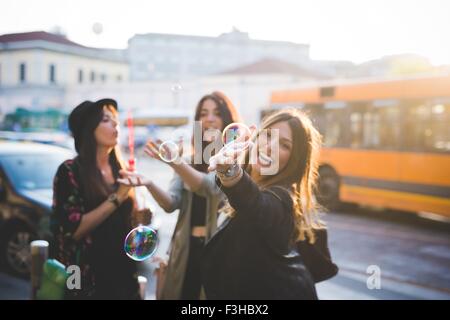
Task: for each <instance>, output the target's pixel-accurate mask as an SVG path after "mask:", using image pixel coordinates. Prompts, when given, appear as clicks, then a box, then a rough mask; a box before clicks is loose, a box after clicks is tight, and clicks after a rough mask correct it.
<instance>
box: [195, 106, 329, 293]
mask: <svg viewBox="0 0 450 320" xmlns="http://www.w3.org/2000/svg"><path fill="white" fill-rule="evenodd" d="M262 129H263V130H262V131H260V132H259V134H258V136H257V138H256V142H255V144H254V145H252V146H251V148H250V152H247V151H245V148H242V145H243V144H244V145H245V143H242V142H237V143H236V144H235V145H234V148H231V149H230V148H223V149H222V150H221V151H220V152H219V153H218V154H217V155H216V156H214V157H213V158H212V159H211V162H210V167H209V170H216V174H217V183H218V184H219V186H220V187H221V188H222V190H223V191H224V193H225V194H226V195H227V197H228V201H229V204H228V205H227V206H225V208H224V210H223V212H222V217H225V220H224V222H223V223H222V224H221V225H220V226H219V229H218V231H217V232H216V234H215V235H214V236H213V237H212V238H211V240H210V241H209V242H208V243H207V244H206V247H205V251H204V260H203V261H204V264H203V287H204V290H205V293H206V297H207V298H208V299H317V294H316V290H315V286H314V281H313V279H312V276H311V273H310V272H309V271H308V269H307V268H306V267H305V264H304V261H303V259H302V256H301V255H300V253H299V251H298V250H297V246H296V242H297V241H299V240H305V239H308V240H309V241H311V242H314V241H315V235H314V230H315V229H317V228H319V227H321V224H320V221H319V220H318V218H317V216H316V215H315V210H314V198H313V194H312V193H313V188H314V185H315V181H316V176H317V166H318V163H317V155H318V151H319V146H320V134H319V133H318V132H317V131H316V129H315V128H314V127H313V126H312V124H311V122H310V120H309V119H308V118H307V117H306V116H305V115H304V114H302V113H300V112H299V111H296V110H293V109H288V110H282V111H280V112H277V113H276V114H274V115H271V116H269V117H268V118H267V119H266V120H265V121H264V123H263V128H262ZM243 154H244V155H245V160H246V161H245V163H246V164H245V165H244V166H243V168H242V166H241V165H238V164H236V163H237V162H239V161H238V160H239V157H240V156H242V155H243Z"/></svg>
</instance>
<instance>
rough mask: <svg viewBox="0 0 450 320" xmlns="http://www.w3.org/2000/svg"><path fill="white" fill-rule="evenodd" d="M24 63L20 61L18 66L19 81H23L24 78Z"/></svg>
mask: <svg viewBox="0 0 450 320" xmlns="http://www.w3.org/2000/svg"><path fill="white" fill-rule="evenodd" d="M26 71H27V70H26V65H25V63H21V64H20V66H19V81H20V83H25V81H26V80H27V79H26Z"/></svg>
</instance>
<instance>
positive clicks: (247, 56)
mask: <svg viewBox="0 0 450 320" xmlns="http://www.w3.org/2000/svg"><path fill="white" fill-rule="evenodd" d="M265 58H272V59H280V60H283V61H286V62H289V63H293V64H296V65H299V66H305V65H310V64H311V62H310V58H309V45H306V44H297V43H293V42H285V41H267V40H254V39H251V38H250V37H249V36H248V34H247V33H245V32H241V31H239V30H237V29H233V30H232V31H231V32H229V33H224V34H222V35H220V36H218V37H202V36H187V35H173V34H159V33H147V34H137V35H135V36H134V37H132V38H131V39H130V40H129V41H128V60H129V62H130V68H131V81H145V80H159V79H174V80H182V79H186V78H189V77H193V76H204V75H211V74H215V73H221V72H223V71H225V70H229V69H233V68H237V67H239V66H242V65H247V64H251V63H254V62H256V61H258V60H261V59H265Z"/></svg>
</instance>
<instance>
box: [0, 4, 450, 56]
mask: <svg viewBox="0 0 450 320" xmlns="http://www.w3.org/2000/svg"><path fill="white" fill-rule="evenodd" d="M449 17H450V0H387V1H386V0H308V1H303V0H159V1H154V0H127V1H117V0H109V1H106V0H75V1H73V0H39V1H36V0H1V1H0V34H4V33H13V32H24V31H36V30H44V31H50V30H52V29H53V28H54V27H55V26H59V27H60V28H62V30H64V32H65V33H66V34H67V36H68V38H69V39H71V40H72V41H75V42H78V43H80V44H82V45H86V46H94V47H109V48H126V46H127V41H128V39H129V38H131V37H132V36H133V35H134V34H136V33H151V32H155V33H175V34H188V35H201V36H213V37H215V36H218V35H219V34H221V33H224V32H229V31H231V29H232V27H236V28H238V29H239V30H241V31H243V32H248V33H249V36H250V37H251V38H253V39H263V40H284V41H292V42H296V43H306V44H309V45H310V56H311V58H312V59H318V60H349V61H352V62H355V63H361V62H364V61H367V60H372V59H377V58H380V57H382V56H385V55H391V54H401V53H413V54H419V55H422V56H425V57H427V58H429V59H430V62H431V63H433V64H435V65H440V64H450V18H449ZM95 23H100V24H101V25H102V26H103V31H102V32H101V33H99V34H98V33H94V32H93V25H94V24H95Z"/></svg>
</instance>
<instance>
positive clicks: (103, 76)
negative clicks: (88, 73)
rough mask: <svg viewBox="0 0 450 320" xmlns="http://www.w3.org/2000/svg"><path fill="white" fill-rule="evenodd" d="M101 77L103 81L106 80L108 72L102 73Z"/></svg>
mask: <svg viewBox="0 0 450 320" xmlns="http://www.w3.org/2000/svg"><path fill="white" fill-rule="evenodd" d="M100 78H101V79H102V82H106V74H104V73H102V75H101V76H100Z"/></svg>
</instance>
